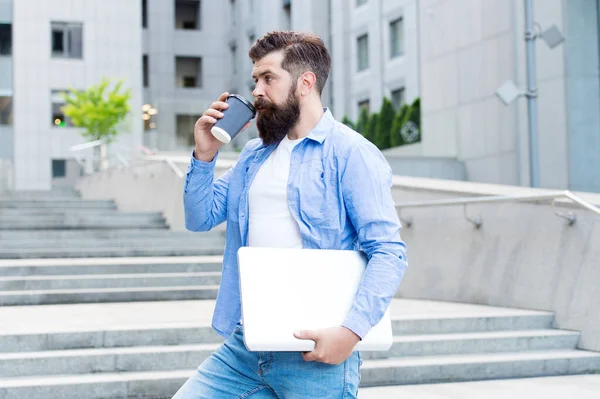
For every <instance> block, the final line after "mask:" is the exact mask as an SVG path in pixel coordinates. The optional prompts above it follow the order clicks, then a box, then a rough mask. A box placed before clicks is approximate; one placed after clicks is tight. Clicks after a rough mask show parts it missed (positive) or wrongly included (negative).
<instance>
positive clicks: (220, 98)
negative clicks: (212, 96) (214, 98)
mask: <svg viewBox="0 0 600 399" xmlns="http://www.w3.org/2000/svg"><path fill="white" fill-rule="evenodd" d="M227 96H229V93H228V92H225V93H223V94H221V95H220V96H219V100H218V101H225V100H227Z"/></svg>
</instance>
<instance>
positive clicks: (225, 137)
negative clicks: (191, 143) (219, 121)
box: [210, 126, 231, 144]
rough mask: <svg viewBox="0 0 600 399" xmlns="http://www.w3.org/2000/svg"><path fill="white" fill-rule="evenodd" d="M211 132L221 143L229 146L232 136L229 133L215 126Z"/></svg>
mask: <svg viewBox="0 0 600 399" xmlns="http://www.w3.org/2000/svg"><path fill="white" fill-rule="evenodd" d="M210 132H211V133H212V135H213V136H215V138H216V139H217V140H219V141H220V142H221V143H225V144H227V143H229V142H230V141H231V136H230V135H229V133H227V132H226V131H225V130H223V129H221V128H220V127H217V126H213V128H212V129H210Z"/></svg>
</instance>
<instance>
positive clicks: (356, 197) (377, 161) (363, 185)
mask: <svg viewBox="0 0 600 399" xmlns="http://www.w3.org/2000/svg"><path fill="white" fill-rule="evenodd" d="M341 183H342V192H343V196H344V202H345V205H346V209H347V212H348V216H349V218H350V220H351V222H352V224H353V226H354V228H355V229H356V232H357V235H358V241H359V244H360V246H361V248H362V250H363V251H364V252H365V253H366V255H367V258H368V260H369V261H368V264H367V268H366V271H365V274H364V275H363V279H362V281H361V283H360V286H359V289H358V292H357V294H356V297H355V299H354V303H353V306H352V308H351V310H350V312H349V313H348V315H347V316H346V319H345V320H344V322H343V324H342V325H343V326H344V327H346V328H348V329H350V330H352V331H353V332H354V333H355V334H356V335H358V336H359V337H360V338H361V339H363V338H364V337H365V335H366V334H367V333H368V332H369V330H370V329H371V328H372V327H373V326H375V325H376V324H377V323H379V321H380V320H381V319H382V317H383V315H384V314H385V312H386V310H387V308H388V306H389V304H390V302H391V300H392V298H393V297H394V295H395V293H396V291H397V289H398V286H399V285H400V281H401V280H402V277H403V275H404V271H405V270H406V267H407V259H406V244H405V243H404V242H403V241H402V239H401V238H400V230H401V225H400V220H399V218H398V214H397V212H396V207H395V204H394V201H393V199H392V193H391V187H392V171H391V168H390V166H389V164H388V163H387V161H386V159H385V158H384V157H383V155H382V154H381V152H380V151H379V150H378V149H377V148H376V147H375V146H373V145H371V144H370V143H364V144H363V143H360V144H359V145H357V146H356V147H354V148H353V149H352V150H351V152H350V154H349V155H348V158H347V163H346V167H345V170H344V172H343V174H342V177H341Z"/></svg>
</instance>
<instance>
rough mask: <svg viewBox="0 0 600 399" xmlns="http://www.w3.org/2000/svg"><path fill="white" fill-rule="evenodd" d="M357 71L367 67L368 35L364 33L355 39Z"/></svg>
mask: <svg viewBox="0 0 600 399" xmlns="http://www.w3.org/2000/svg"><path fill="white" fill-rule="evenodd" d="M356 48H357V56H358V60H357V61H358V71H364V70H365V69H368V68H369V35H367V34H365V35H362V36H360V37H359V38H358V39H357V40H356Z"/></svg>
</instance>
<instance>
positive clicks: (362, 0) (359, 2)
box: [356, 0, 367, 7]
mask: <svg viewBox="0 0 600 399" xmlns="http://www.w3.org/2000/svg"><path fill="white" fill-rule="evenodd" d="M363 4H367V0H356V7H359V6H362V5H363Z"/></svg>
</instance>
